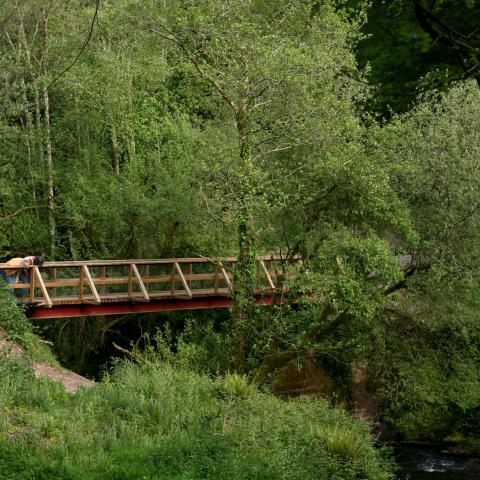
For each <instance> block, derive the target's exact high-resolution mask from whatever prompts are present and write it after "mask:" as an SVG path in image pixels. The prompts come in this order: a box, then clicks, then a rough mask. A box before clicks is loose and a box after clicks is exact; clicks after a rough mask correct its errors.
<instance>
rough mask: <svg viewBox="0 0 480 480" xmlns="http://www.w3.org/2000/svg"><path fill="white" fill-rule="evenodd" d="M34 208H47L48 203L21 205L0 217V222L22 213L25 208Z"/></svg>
mask: <svg viewBox="0 0 480 480" xmlns="http://www.w3.org/2000/svg"><path fill="white" fill-rule="evenodd" d="M34 208H48V205H30V206H28V207H22V208H19V209H18V210H15V211H14V212H12V213H9V214H8V215H5V216H4V217H0V222H3V221H4V220H8V219H9V218H12V217H16V216H17V215H18V214H20V213H22V212H23V211H25V210H32V209H34Z"/></svg>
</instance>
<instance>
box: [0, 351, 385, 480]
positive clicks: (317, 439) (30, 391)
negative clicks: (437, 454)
mask: <svg viewBox="0 0 480 480" xmlns="http://www.w3.org/2000/svg"><path fill="white" fill-rule="evenodd" d="M0 377H1V378H0V381H1V383H2V386H3V388H2V390H1V393H0V408H1V409H2V412H3V414H2V416H1V420H0V432H1V433H0V451H1V452H2V455H1V456H0V477H1V478H3V479H15V480H19V479H33V478H35V479H49V480H51V479H105V478H109V479H140V478H142V479H185V480H186V479H189V480H190V479H225V478H235V479H247V478H252V479H262V478H264V479H272V478H284V479H302V480H304V479H313V478H315V479H323V478H324V479H330V478H336V479H359V478H363V479H379V480H380V479H389V478H392V475H391V465H390V463H389V461H388V460H386V458H385V456H384V453H383V452H382V451H379V450H376V449H374V448H373V446H372V439H371V437H370V435H369V432H368V427H367V426H366V425H365V424H362V423H361V422H359V421H357V420H354V419H353V418H352V417H350V416H349V415H348V414H346V413H345V412H344V411H343V410H342V409H339V408H332V407H330V406H328V404H327V403H326V402H325V401H322V400H319V399H311V398H301V399H296V400H290V401H283V400H279V399H277V398H275V397H273V396H271V395H269V394H263V393H260V392H259V391H258V390H257V389H256V388H254V387H253V386H248V385H247V384H246V381H245V379H244V378H243V377H240V376H236V375H227V376H226V377H218V378H216V379H211V378H209V377H207V376H202V375H198V374H196V373H193V372H190V371H187V370H184V369H181V368H178V367H176V368H174V367H173V366H171V365H169V364H168V363H164V362H163V363H162V362H158V361H150V362H149V363H148V364H147V365H143V366H140V365H138V364H133V363H131V362H122V363H119V364H118V365H117V366H116V368H115V369H114V371H113V372H112V373H111V374H109V375H107V376H106V378H105V379H104V381H103V382H101V383H100V384H99V385H98V386H96V387H95V388H93V389H89V390H81V391H79V392H77V393H76V394H75V395H70V394H68V393H66V392H65V391H64V389H63V387H62V386H61V385H58V384H56V383H53V382H51V381H50V380H46V379H45V380H43V379H42V380H36V379H35V378H34V377H33V374H32V373H31V372H30V370H29V369H28V367H27V365H26V364H25V363H24V362H23V361H21V360H18V359H17V360H15V359H12V358H8V357H6V356H2V357H1V358H0Z"/></svg>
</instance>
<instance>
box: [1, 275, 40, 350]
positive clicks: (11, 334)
mask: <svg viewBox="0 0 480 480" xmlns="http://www.w3.org/2000/svg"><path fill="white" fill-rule="evenodd" d="M0 283H1V285H0V331H1V333H2V336H3V335H5V336H6V337H7V338H8V339H9V340H12V341H14V342H16V343H19V344H20V345H22V346H27V345H28V343H29V342H30V341H31V340H32V339H33V331H32V326H31V324H30V322H29V321H28V320H27V318H26V317H25V315H24V313H23V310H22V307H20V306H19V305H18V304H17V302H16V300H15V297H14V295H13V294H12V291H11V290H9V289H7V288H6V287H5V285H4V283H3V282H0Z"/></svg>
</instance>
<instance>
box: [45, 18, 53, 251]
mask: <svg viewBox="0 0 480 480" xmlns="http://www.w3.org/2000/svg"><path fill="white" fill-rule="evenodd" d="M43 42H44V44H43V47H44V51H43V61H42V73H43V75H44V85H43V106H44V114H43V116H44V127H45V153H46V156H47V184H48V231H49V235H50V255H51V258H52V259H54V258H55V235H56V225H55V196H54V180H53V175H54V172H53V153H52V135H51V129H50V98H49V95H48V86H47V84H46V79H47V75H48V13H47V12H46V10H44V11H43Z"/></svg>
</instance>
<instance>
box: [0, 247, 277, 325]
mask: <svg viewBox="0 0 480 480" xmlns="http://www.w3.org/2000/svg"><path fill="white" fill-rule="evenodd" d="M283 261H284V259H282V258H281V257H273V256H270V257H257V264H258V265H257V266H258V269H257V271H258V285H257V290H256V297H255V298H256V301H257V302H260V303H267V304H268V303H271V301H272V297H273V295H274V293H275V292H276V291H278V289H277V286H276V280H277V278H278V272H279V268H280V265H281V263H282V262H283ZM235 264H236V259H235V258H221V259H214V260H211V259H207V258H173V259H161V260H154V259H151V260H90V261H66V262H45V263H44V264H43V265H42V267H38V266H30V267H28V269H27V273H28V278H29V281H28V283H17V284H15V285H10V286H9V287H10V288H13V289H14V290H15V294H16V296H17V297H18V299H19V301H20V302H21V303H24V304H26V305H28V306H29V307H31V308H29V309H28V310H29V316H30V318H33V319H41V318H59V317H60V318H63V317H84V316H97V315H118V314H127V313H148V312H160V311H171V310H192V309H208V308H227V307H230V306H231V305H232V291H233V273H234V269H235ZM0 269H4V270H6V269H8V270H12V267H7V266H6V265H5V264H1V263H0ZM18 270H21V269H20V268H19V269H18Z"/></svg>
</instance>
